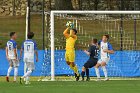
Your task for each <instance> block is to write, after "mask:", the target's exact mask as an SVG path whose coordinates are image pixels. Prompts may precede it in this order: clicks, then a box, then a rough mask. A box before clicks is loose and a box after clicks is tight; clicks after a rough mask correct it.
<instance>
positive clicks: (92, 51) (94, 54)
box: [81, 39, 99, 81]
mask: <svg viewBox="0 0 140 93" xmlns="http://www.w3.org/2000/svg"><path fill="white" fill-rule="evenodd" d="M98 51H99V50H98V46H97V39H93V41H92V43H91V45H90V47H89V50H88V51H87V50H85V51H84V52H85V53H86V54H87V55H89V59H88V61H87V62H86V63H85V64H84V66H83V68H82V72H81V76H82V81H84V76H85V71H86V76H87V79H86V81H89V80H90V78H89V68H92V67H94V66H95V65H96V64H97V62H98Z"/></svg>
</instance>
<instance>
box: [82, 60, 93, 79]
mask: <svg viewBox="0 0 140 93" xmlns="http://www.w3.org/2000/svg"><path fill="white" fill-rule="evenodd" d="M91 67H92V64H91V60H88V61H87V62H86V63H85V64H84V66H83V68H82V73H81V75H82V80H83V81H84V76H85V71H86V76H87V79H86V81H89V80H90V79H89V68H91Z"/></svg>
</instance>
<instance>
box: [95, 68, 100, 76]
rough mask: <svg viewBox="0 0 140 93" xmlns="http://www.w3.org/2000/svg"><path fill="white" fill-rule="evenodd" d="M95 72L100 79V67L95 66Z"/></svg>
mask: <svg viewBox="0 0 140 93" xmlns="http://www.w3.org/2000/svg"><path fill="white" fill-rule="evenodd" d="M95 72H96V75H97V78H98V79H99V78H100V72H99V68H95Z"/></svg>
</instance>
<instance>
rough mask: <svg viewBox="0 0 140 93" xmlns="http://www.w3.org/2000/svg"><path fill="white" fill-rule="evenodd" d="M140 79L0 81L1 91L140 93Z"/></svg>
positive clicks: (32, 92)
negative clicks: (29, 82)
mask: <svg viewBox="0 0 140 93" xmlns="http://www.w3.org/2000/svg"><path fill="white" fill-rule="evenodd" d="M139 91H140V81H137V80H130V81H127V80H124V81H123V80H111V81H106V82H105V81H99V82H96V81H90V82H82V81H79V82H75V81H48V82H38V81H33V82H31V84H30V85H25V84H22V85H21V84H19V83H18V82H17V83H12V82H9V83H7V82H4V81H2V82H0V93H139Z"/></svg>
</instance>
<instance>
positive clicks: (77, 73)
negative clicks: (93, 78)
mask: <svg viewBox="0 0 140 93" xmlns="http://www.w3.org/2000/svg"><path fill="white" fill-rule="evenodd" d="M70 66H71V68H72V69H73V71H74V73H75V74H76V81H78V80H79V77H80V74H79V70H78V67H77V66H76V65H75V63H74V62H70Z"/></svg>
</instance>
